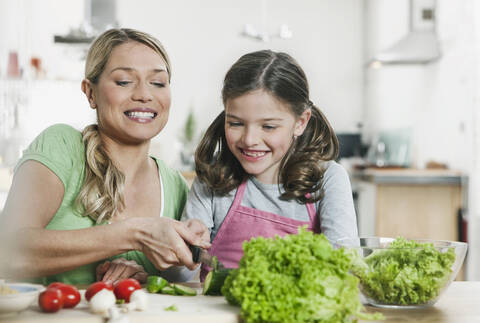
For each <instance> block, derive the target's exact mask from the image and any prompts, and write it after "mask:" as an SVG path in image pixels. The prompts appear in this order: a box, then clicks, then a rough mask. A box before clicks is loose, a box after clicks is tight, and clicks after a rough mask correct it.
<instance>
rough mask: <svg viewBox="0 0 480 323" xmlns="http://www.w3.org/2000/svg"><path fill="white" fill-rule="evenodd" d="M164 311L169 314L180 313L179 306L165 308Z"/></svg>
mask: <svg viewBox="0 0 480 323" xmlns="http://www.w3.org/2000/svg"><path fill="white" fill-rule="evenodd" d="M164 310H165V311H169V312H178V307H177V305H175V304H173V305H170V306H168V307H165V308H164Z"/></svg>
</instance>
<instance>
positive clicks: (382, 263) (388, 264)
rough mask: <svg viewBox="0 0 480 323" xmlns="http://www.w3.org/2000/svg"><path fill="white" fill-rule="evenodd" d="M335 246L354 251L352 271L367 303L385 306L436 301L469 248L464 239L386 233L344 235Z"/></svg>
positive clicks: (415, 304) (413, 304)
mask: <svg viewBox="0 0 480 323" xmlns="http://www.w3.org/2000/svg"><path fill="white" fill-rule="evenodd" d="M394 241H395V242H394ZM335 247H337V248H341V247H343V248H345V250H346V252H348V253H350V254H351V256H352V265H351V268H350V272H351V273H352V274H354V275H355V276H357V277H358V279H359V281H360V283H359V289H360V292H361V294H362V296H364V298H365V299H366V301H367V303H369V304H370V305H373V306H377V307H384V308H423V307H429V306H432V305H433V304H435V302H436V301H437V300H438V299H439V298H440V296H441V295H442V293H443V292H444V291H445V290H446V289H447V288H448V286H449V285H450V283H451V282H452V281H453V280H454V279H455V277H456V276H457V274H458V272H459V270H460V269H461V267H462V264H463V260H464V259H465V254H466V252H467V244H466V243H464V242H456V241H446V240H429V239H403V238H397V239H394V238H383V237H360V238H345V239H340V240H338V241H337V242H336V243H335Z"/></svg>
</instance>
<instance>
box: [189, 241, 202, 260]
mask: <svg viewBox="0 0 480 323" xmlns="http://www.w3.org/2000/svg"><path fill="white" fill-rule="evenodd" d="M188 247H189V248H190V252H191V253H192V259H193V262H194V263H198V260H199V258H200V251H201V250H202V248H200V247H198V246H193V245H188Z"/></svg>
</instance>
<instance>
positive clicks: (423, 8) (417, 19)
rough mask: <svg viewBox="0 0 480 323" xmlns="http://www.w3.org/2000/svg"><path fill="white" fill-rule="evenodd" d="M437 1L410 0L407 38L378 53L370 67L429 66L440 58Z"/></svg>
mask: <svg viewBox="0 0 480 323" xmlns="http://www.w3.org/2000/svg"><path fill="white" fill-rule="evenodd" d="M435 5H436V0H410V15H409V19H410V22H409V23H410V28H409V32H408V34H407V35H406V36H404V37H403V38H402V39H400V40H399V41H398V42H396V43H395V44H393V45H392V46H391V47H389V48H388V49H386V50H383V51H381V52H379V53H377V54H376V55H375V56H374V58H373V60H372V61H371V63H370V66H373V67H378V66H381V65H385V64H427V63H430V62H433V61H435V60H437V59H439V58H440V56H441V52H440V46H439V42H438V39H437V35H436V30H435Z"/></svg>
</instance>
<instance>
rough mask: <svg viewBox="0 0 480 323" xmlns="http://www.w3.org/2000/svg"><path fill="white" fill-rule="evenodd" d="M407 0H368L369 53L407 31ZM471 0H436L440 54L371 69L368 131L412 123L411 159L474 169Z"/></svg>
mask: <svg viewBox="0 0 480 323" xmlns="http://www.w3.org/2000/svg"><path fill="white" fill-rule="evenodd" d="M408 3H409V2H408V1H382V0H367V1H366V16H365V20H364V21H365V24H366V27H365V30H366V49H365V53H366V58H367V59H368V58H371V57H372V56H373V55H374V53H375V52H377V51H379V50H382V49H385V48H387V47H389V46H390V45H392V44H394V43H395V42H396V41H397V40H398V39H399V38H401V37H402V36H403V35H405V34H406V33H407V31H408ZM471 9H472V1H468V0H466V1H448V0H439V1H437V33H438V37H439V41H440V44H441V50H442V57H441V58H440V60H438V61H436V62H434V63H430V64H427V65H390V66H384V67H382V68H380V69H371V68H370V69H367V70H366V85H365V86H366V87H365V89H366V90H365V133H366V135H367V137H370V138H372V137H373V135H374V134H375V133H376V132H378V131H382V130H392V129H401V128H410V129H411V131H412V135H413V142H412V146H413V147H412V148H413V149H412V151H413V156H412V159H413V160H412V165H413V166H416V167H420V168H422V167H425V164H426V163H427V162H428V161H430V160H433V161H437V162H442V163H446V164H447V165H448V166H449V167H450V168H453V169H459V170H463V171H465V172H469V171H470V169H471V167H472V164H471V160H472V131H473V129H472V127H473V123H472V113H473V109H474V102H473V98H474V96H475V91H477V90H476V88H475V73H474V69H473V68H472V67H473V66H476V53H475V49H474V46H473V44H474V30H473V24H474V20H473V15H472V10H471Z"/></svg>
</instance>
